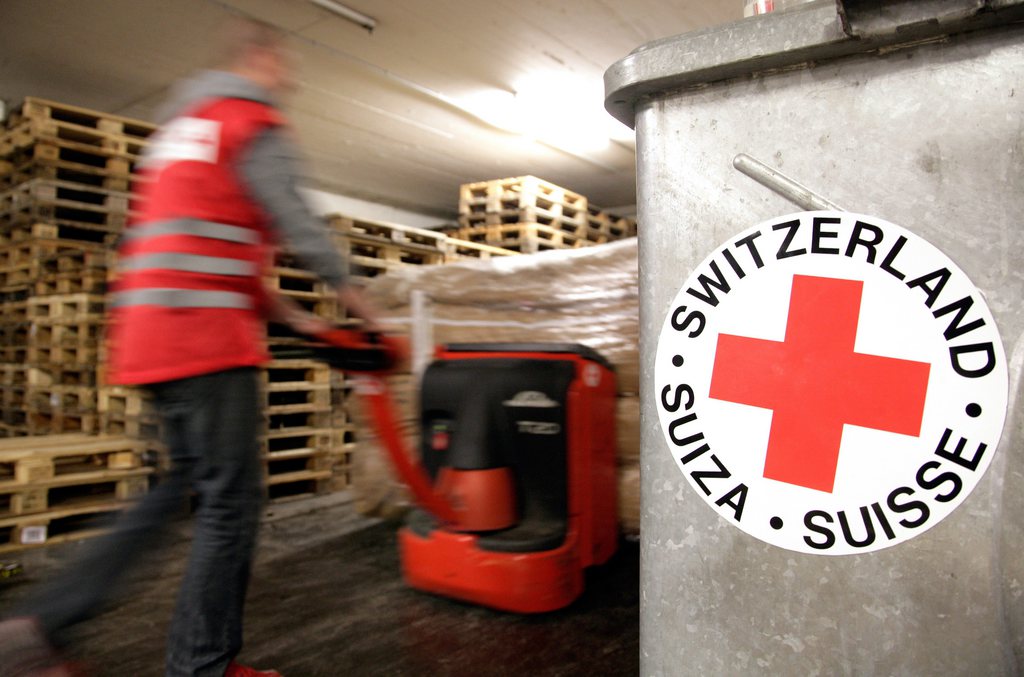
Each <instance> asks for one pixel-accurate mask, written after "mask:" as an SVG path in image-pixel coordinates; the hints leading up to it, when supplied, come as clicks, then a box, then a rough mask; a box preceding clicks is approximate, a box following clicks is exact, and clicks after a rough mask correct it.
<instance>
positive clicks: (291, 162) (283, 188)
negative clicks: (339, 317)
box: [239, 129, 346, 287]
mask: <svg viewBox="0 0 1024 677" xmlns="http://www.w3.org/2000/svg"><path fill="white" fill-rule="evenodd" d="M239 169H240V174H241V175H242V177H243V178H244V182H245V184H246V186H247V187H248V188H249V191H250V193H251V195H252V197H253V199H254V200H256V202H258V203H259V204H260V205H262V206H263V208H264V210H266V212H267V213H268V214H270V217H271V220H272V222H273V224H274V225H275V226H276V227H277V230H278V232H279V233H280V235H281V237H282V239H283V240H284V242H285V243H286V244H287V245H288V248H289V249H290V250H291V251H292V252H293V253H294V254H295V255H296V256H297V257H298V259H299V261H301V262H302V264H303V265H304V266H306V267H307V268H308V269H309V270H310V271H312V272H314V273H316V274H317V275H318V276H319V277H320V278H321V279H322V280H324V281H325V282H327V283H328V284H330V285H332V286H334V287H339V286H341V285H342V284H344V283H345V279H346V275H345V265H344V262H343V261H342V259H341V256H340V255H339V254H338V250H337V249H336V248H335V246H334V243H333V242H331V238H330V237H329V235H328V231H327V229H326V227H325V226H324V223H323V220H322V219H321V218H319V217H318V216H316V215H314V214H313V212H312V211H311V210H310V208H309V205H308V204H307V203H306V201H305V199H303V197H302V195H300V194H299V190H298V183H299V177H300V176H301V171H300V169H299V160H298V152H297V149H296V148H295V144H293V143H292V142H291V141H290V140H289V139H288V138H287V135H286V134H284V133H282V132H281V131H280V130H276V129H272V130H268V131H266V132H264V133H263V134H261V135H260V136H259V137H257V138H256V139H255V140H254V141H253V142H252V144H251V145H250V147H249V148H248V149H247V151H246V152H245V153H244V154H243V155H242V159H241V161H240V167H239Z"/></svg>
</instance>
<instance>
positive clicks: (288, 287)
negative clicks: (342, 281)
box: [264, 266, 336, 301]
mask: <svg viewBox="0 0 1024 677" xmlns="http://www.w3.org/2000/svg"><path fill="white" fill-rule="evenodd" d="M264 282H265V284H266V285H267V286H268V287H270V288H271V289H274V290H276V291H278V292H280V293H281V294H282V295H284V296H287V297H288V298H292V299H296V300H298V299H306V300H310V301H321V300H325V299H334V298H335V297H336V294H335V292H334V291H333V290H332V289H331V287H330V286H329V285H328V284H327V283H326V282H324V281H323V280H321V279H320V278H319V277H318V276H317V275H316V274H314V273H311V272H309V271H307V270H302V269H301V268H293V267H285V266H275V267H273V268H270V269H269V270H268V271H267V274H266V275H265V276H264Z"/></svg>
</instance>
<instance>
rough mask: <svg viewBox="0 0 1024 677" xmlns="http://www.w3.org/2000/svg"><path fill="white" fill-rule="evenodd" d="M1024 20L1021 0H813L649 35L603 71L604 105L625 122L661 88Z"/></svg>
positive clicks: (677, 87)
mask: <svg viewBox="0 0 1024 677" xmlns="http://www.w3.org/2000/svg"><path fill="white" fill-rule="evenodd" d="M1019 21H1024V0H925V1H920V0H818V1H817V2H812V3H808V4H807V5H805V6H803V7H799V8H796V9H793V10H790V11H787V12H780V13H769V14H763V15H760V16H756V17H752V18H748V19H743V20H741V21H736V22H733V23H730V24H725V25H722V26H716V27H713V28H709V29H705V30H702V31H695V32H693V33H686V34H684V35H680V36H676V37H671V38H665V39H663V40H656V41H654V42H650V43H648V44H646V45H643V46H642V47H639V48H637V49H636V50H634V51H633V52H632V53H631V54H629V56H627V57H625V58H624V59H621V60H620V61H618V62H616V63H615V64H613V65H612V66H611V68H609V69H608V70H607V71H606V72H605V74H604V89H605V104H604V106H605V109H606V110H607V111H608V112H609V113H611V114H612V116H614V117H615V118H616V119H618V120H620V121H622V122H624V123H625V124H627V125H629V126H630V127H632V126H633V124H634V115H635V110H636V106H637V104H638V103H640V102H641V101H643V100H646V99H651V98H656V97H657V96H659V95H660V94H663V93H665V92H671V91H680V90H685V89H688V88H693V87H699V86H702V85H707V84H710V83H713V82H718V81H722V80H729V79H732V78H738V77H743V76H749V75H754V74H758V73H761V74H769V73H771V72H775V71H780V70H788V69H791V68H800V67H810V66H812V65H813V64H814V62H818V61H823V60H826V59H834V58H838V57H843V56H848V55H851V54H857V53H865V52H873V51H878V50H881V49H893V48H898V47H900V46H903V45H906V46H911V45H914V44H919V43H920V42H922V41H928V40H935V39H939V38H942V37H944V36H948V35H952V34H955V33H961V32H965V31H969V30H976V29H979V28H985V27H989V26H995V25H1000V24H1008V23H1013V22H1019Z"/></svg>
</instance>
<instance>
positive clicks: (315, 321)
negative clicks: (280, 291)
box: [288, 311, 333, 336]
mask: <svg viewBox="0 0 1024 677" xmlns="http://www.w3.org/2000/svg"><path fill="white" fill-rule="evenodd" d="M288 326H289V327H291V328H292V329H293V330H295V331H296V332H298V333H300V334H304V335H305V336H320V335H321V334H326V333H327V332H329V331H330V330H331V329H333V327H332V325H331V323H330V322H328V321H327V320H325V319H323V318H321V317H317V316H316V315H314V314H312V313H307V312H305V311H300V312H294V313H290V314H289V317H288Z"/></svg>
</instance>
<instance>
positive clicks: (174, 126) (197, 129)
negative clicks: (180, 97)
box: [143, 117, 221, 168]
mask: <svg viewBox="0 0 1024 677" xmlns="http://www.w3.org/2000/svg"><path fill="white" fill-rule="evenodd" d="M220 130H221V123H220V122H218V121H216V120H204V119H202V118H188V117H182V118H175V119H174V120H171V121H170V122H169V123H167V124H166V125H164V126H163V127H162V128H161V129H160V130H159V131H158V132H157V133H156V135H155V136H154V137H153V140H152V141H151V142H150V145H149V147H148V148H147V149H146V152H145V155H144V156H143V165H144V166H146V167H147V168H159V167H161V166H164V165H168V164H170V163H172V162H182V161H186V160H192V161H195V162H216V161H217V153H218V150H219V149H220Z"/></svg>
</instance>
